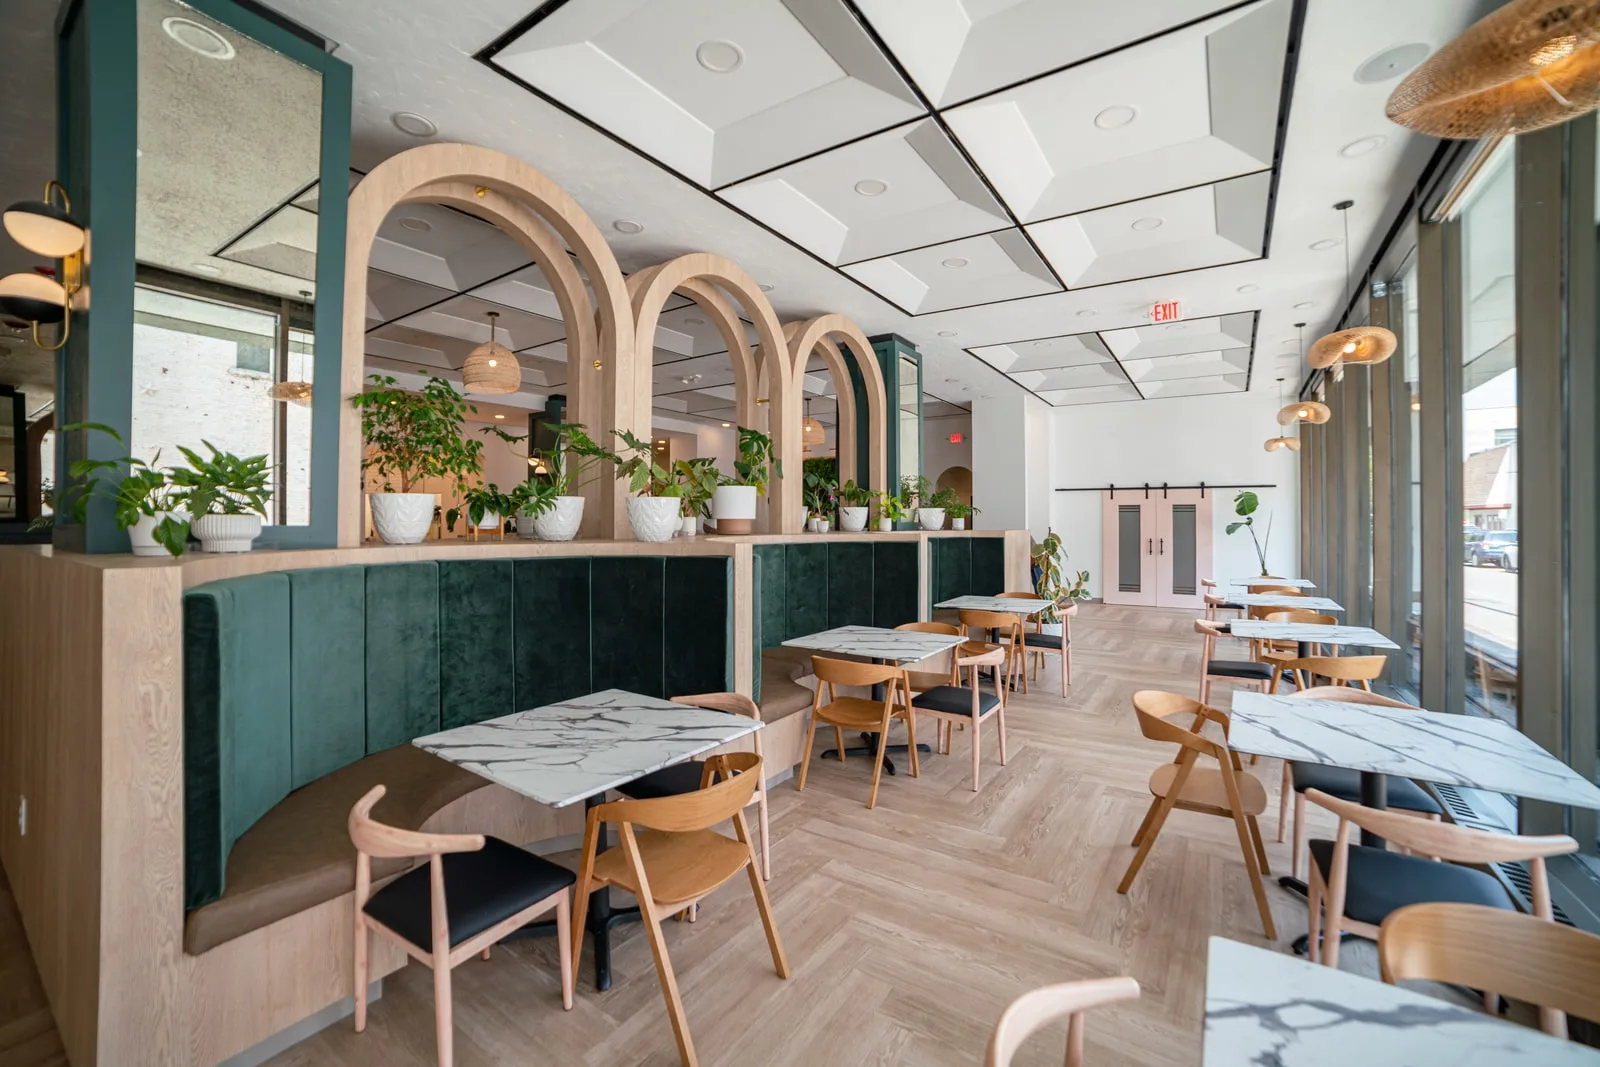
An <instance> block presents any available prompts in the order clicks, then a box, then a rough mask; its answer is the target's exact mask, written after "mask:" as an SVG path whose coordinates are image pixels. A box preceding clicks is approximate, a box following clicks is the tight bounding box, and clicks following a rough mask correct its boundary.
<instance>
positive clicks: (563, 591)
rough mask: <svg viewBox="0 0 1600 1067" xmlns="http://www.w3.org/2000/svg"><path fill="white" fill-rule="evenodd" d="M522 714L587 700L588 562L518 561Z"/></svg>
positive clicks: (518, 672)
mask: <svg viewBox="0 0 1600 1067" xmlns="http://www.w3.org/2000/svg"><path fill="white" fill-rule="evenodd" d="M515 573H516V596H515V600H516V606H515V612H516V623H515V644H516V671H515V676H516V706H517V710H518V711H526V710H527V709H529V708H538V707H543V706H544V705H546V704H553V703H555V702H557V701H560V700H570V699H571V698H573V697H576V696H583V695H584V694H586V693H588V692H590V691H591V690H592V689H593V687H592V686H591V685H590V683H589V653H590V647H589V559H588V557H586V556H572V557H568V558H565V559H562V558H554V559H519V560H517V561H516V567H515Z"/></svg>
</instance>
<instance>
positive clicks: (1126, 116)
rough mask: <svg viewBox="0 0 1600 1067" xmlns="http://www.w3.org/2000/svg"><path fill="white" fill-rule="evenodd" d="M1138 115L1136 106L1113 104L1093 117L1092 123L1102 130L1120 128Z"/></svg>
mask: <svg viewBox="0 0 1600 1067" xmlns="http://www.w3.org/2000/svg"><path fill="white" fill-rule="evenodd" d="M1138 117H1139V111H1138V109H1137V108H1131V107H1129V106H1127V105H1126V104H1114V105H1112V106H1111V107H1108V108H1106V109H1105V110H1104V111H1102V112H1100V114H1098V115H1096V116H1095V117H1094V124H1095V125H1096V126H1098V127H1100V128H1101V129H1102V130H1120V129H1121V128H1122V127H1124V126H1126V125H1127V124H1128V123H1130V122H1132V121H1133V120H1134V119H1136V118H1138Z"/></svg>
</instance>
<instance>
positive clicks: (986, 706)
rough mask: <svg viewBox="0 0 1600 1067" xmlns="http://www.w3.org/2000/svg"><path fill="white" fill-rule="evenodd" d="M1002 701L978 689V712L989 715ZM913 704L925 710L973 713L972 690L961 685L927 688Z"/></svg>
mask: <svg viewBox="0 0 1600 1067" xmlns="http://www.w3.org/2000/svg"><path fill="white" fill-rule="evenodd" d="M999 703H1000V698H999V697H997V696H995V695H994V694H993V693H990V692H984V691H983V690H982V689H980V690H978V713H979V714H980V715H987V714H989V712H990V711H991V710H993V708H994V707H995V706H996V705H998V704H999ZM911 706H912V707H914V708H921V709H923V710H924V711H943V712H947V713H949V714H951V715H971V714H972V690H971V689H968V688H966V687H964V686H959V685H941V686H937V687H935V688H933V689H929V690H926V691H925V692H923V693H922V694H921V695H920V696H918V697H916V698H915V699H914V700H912V701H911Z"/></svg>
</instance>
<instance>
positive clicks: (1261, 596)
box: [1228, 593, 1344, 611]
mask: <svg viewBox="0 0 1600 1067" xmlns="http://www.w3.org/2000/svg"><path fill="white" fill-rule="evenodd" d="M1228 604H1229V605H1230V606H1233V607H1241V608H1284V609H1286V610H1294V609H1297V608H1298V609H1299V610H1301V611H1343V610H1344V608H1343V607H1342V606H1341V605H1340V604H1338V603H1337V602H1336V601H1333V600H1330V599H1328V598H1327V597H1325V596H1289V595H1287V594H1284V593H1229V594H1228Z"/></svg>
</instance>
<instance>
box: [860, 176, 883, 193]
mask: <svg viewBox="0 0 1600 1067" xmlns="http://www.w3.org/2000/svg"><path fill="white" fill-rule="evenodd" d="M888 191H889V183H888V182H885V181H879V180H878V179H877V178H862V179H861V180H860V181H858V182H856V192H858V193H860V194H861V195H862V196H882V195H883V194H884V193H886V192H888Z"/></svg>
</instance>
